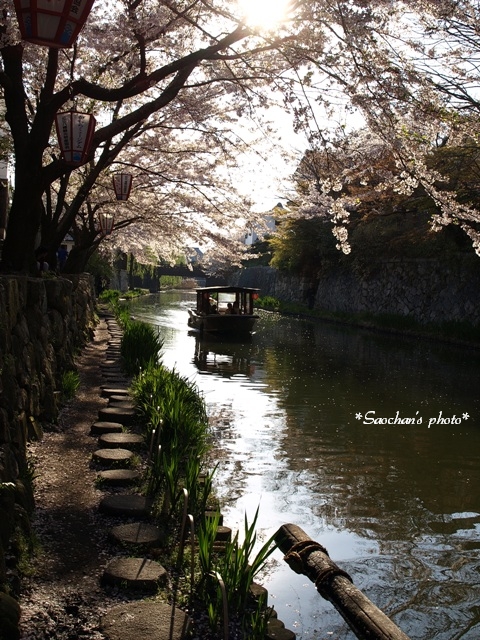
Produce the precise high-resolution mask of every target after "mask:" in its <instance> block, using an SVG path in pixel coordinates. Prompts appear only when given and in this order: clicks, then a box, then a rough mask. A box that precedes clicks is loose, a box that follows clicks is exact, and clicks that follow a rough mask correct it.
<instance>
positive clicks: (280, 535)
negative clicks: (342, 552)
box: [275, 524, 409, 640]
mask: <svg viewBox="0 0 480 640" xmlns="http://www.w3.org/2000/svg"><path fill="white" fill-rule="evenodd" d="M275 542H276V543H277V545H278V546H279V548H280V549H281V550H282V551H283V552H284V553H285V554H286V555H285V558H284V560H285V561H286V562H287V564H288V565H289V566H290V567H291V568H292V569H293V570H294V571H295V572H296V573H301V574H303V575H306V576H308V577H309V578H310V580H311V581H312V582H313V583H314V584H315V586H316V588H317V591H318V592H319V593H320V594H321V595H322V596H323V597H324V598H325V599H326V600H329V601H330V602H331V603H332V604H333V606H334V607H335V609H337V611H338V612H339V613H340V615H341V616H342V617H343V618H344V620H345V621H346V622H347V624H348V626H349V627H350V629H351V630H352V631H353V632H354V633H355V635H356V636H357V638H360V640H409V638H408V636H406V635H405V634H404V633H403V631H402V630H401V629H399V628H398V627H397V626H396V625H395V624H394V623H393V622H392V621H391V620H390V618H389V617H388V616H386V615H385V614H384V613H383V611H381V610H380V609H379V608H378V607H376V606H375V605H374V604H373V603H372V602H371V601H370V600H369V599H368V598H367V597H366V596H365V595H364V594H363V593H362V592H361V591H360V590H359V589H357V587H355V585H354V584H353V582H352V579H351V578H350V576H349V575H348V574H347V573H346V572H345V571H343V570H342V569H340V567H338V566H337V565H336V564H335V563H334V562H333V561H332V560H331V559H330V557H329V555H328V551H327V550H326V549H325V548H324V547H322V545H321V544H319V543H318V542H315V541H314V540H311V538H309V537H308V536H307V534H306V533H305V532H304V531H303V530H302V529H300V527H297V526H296V525H294V524H284V525H282V526H281V527H280V529H279V530H278V531H277V533H276V534H275Z"/></svg>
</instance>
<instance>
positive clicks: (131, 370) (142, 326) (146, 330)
mask: <svg viewBox="0 0 480 640" xmlns="http://www.w3.org/2000/svg"><path fill="white" fill-rule="evenodd" d="M162 347H163V340H162V339H161V337H160V334H159V332H158V329H156V328H155V327H153V326H152V325H150V324H147V323H145V322H140V321H138V320H134V321H131V322H127V323H126V324H125V326H124V332H123V337H122V345H121V354H122V357H123V361H124V367H125V371H126V373H127V374H128V375H136V374H138V373H139V372H140V371H141V370H142V369H145V368H146V367H147V366H148V365H149V363H150V362H153V363H156V362H157V361H158V358H159V357H160V352H161V350H162Z"/></svg>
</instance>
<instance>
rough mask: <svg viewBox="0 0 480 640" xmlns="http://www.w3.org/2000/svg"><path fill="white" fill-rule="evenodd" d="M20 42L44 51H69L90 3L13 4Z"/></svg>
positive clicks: (19, 0)
mask: <svg viewBox="0 0 480 640" xmlns="http://www.w3.org/2000/svg"><path fill="white" fill-rule="evenodd" d="M13 1H14V5H15V11H16V13H17V19H18V24H19V27H20V33H21V35H22V39H23V40H27V41H28V42H33V43H34V44H40V45H43V46H46V47H57V48H63V47H71V46H72V45H73V43H74V42H75V40H76V39H77V36H78V34H79V33H80V31H81V29H82V27H83V25H84V24H85V21H86V19H87V17H88V14H89V13H90V9H91V8H92V4H93V0H13Z"/></svg>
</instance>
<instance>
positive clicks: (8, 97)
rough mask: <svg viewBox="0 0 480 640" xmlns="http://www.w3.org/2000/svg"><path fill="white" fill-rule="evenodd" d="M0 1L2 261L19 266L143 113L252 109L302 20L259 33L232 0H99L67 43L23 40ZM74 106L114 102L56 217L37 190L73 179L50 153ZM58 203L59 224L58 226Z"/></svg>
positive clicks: (196, 115) (281, 66)
mask: <svg viewBox="0 0 480 640" xmlns="http://www.w3.org/2000/svg"><path fill="white" fill-rule="evenodd" d="M2 10H3V12H2V16H3V19H2V43H1V49H0V52H1V56H2V63H3V64H2V70H1V72H0V86H1V87H2V90H3V97H4V100H5V104H6V118H5V119H6V122H7V124H8V126H9V129H10V133H11V136H12V140H13V146H14V154H15V191H14V196H13V202H12V206H11V210H10V216H9V222H8V229H7V237H6V240H5V244H4V249H3V263H4V267H6V268H8V269H13V270H20V271H21V270H23V271H26V270H29V269H30V270H31V269H32V268H33V264H34V258H33V255H34V248H35V244H36V242H37V239H38V232H39V229H40V227H41V224H42V216H43V221H44V222H45V225H44V231H45V233H46V234H47V236H48V238H50V239H51V242H52V247H53V245H54V244H55V242H58V238H59V237H60V235H61V233H63V231H64V230H65V229H66V228H67V227H68V226H69V224H72V221H73V218H74V216H75V215H77V213H78V212H79V211H80V210H81V207H82V206H83V202H84V201H85V200H86V199H87V198H88V195H89V193H90V191H91V188H92V186H93V184H95V183H96V181H97V179H98V176H99V175H100V172H101V171H103V170H104V169H107V168H108V166H110V165H111V164H112V163H113V162H114V160H115V157H116V155H118V153H120V151H121V150H122V149H123V148H124V147H125V146H128V144H129V143H130V140H128V138H130V139H133V138H135V137H136V136H137V134H138V133H139V132H140V131H141V130H142V129H143V128H144V129H148V127H144V124H145V123H149V122H150V120H151V119H152V118H154V116H155V115H156V114H158V113H160V112H162V111H163V110H166V111H169V112H170V113H174V112H175V110H178V111H179V112H180V111H182V112H183V114H184V121H185V123H188V122H189V121H195V122H201V121H202V111H203V113H204V114H206V113H207V110H208V109H211V108H212V105H215V106H216V111H217V113H219V114H220V113H221V112H223V113H227V112H231V113H234V112H235V113H236V114H237V117H239V116H240V115H244V114H248V113H249V112H251V111H252V110H253V109H254V108H255V106H256V105H258V104H261V103H262V101H264V96H263V94H262V88H263V87H264V86H266V85H267V84H268V83H269V82H272V81H273V80H274V79H276V78H278V77H279V75H281V74H282V73H283V72H284V71H285V70H286V69H287V68H288V67H289V66H291V64H292V62H289V61H287V59H286V58H285V56H282V55H281V54H280V50H281V47H282V46H284V45H286V44H288V42H289V41H290V40H291V38H292V37H293V35H294V34H295V35H298V36H299V37H302V35H301V34H302V31H303V30H305V29H306V30H308V28H309V27H308V24H306V23H304V22H302V21H300V22H298V23H295V22H294V21H291V22H290V23H289V25H290V26H289V28H288V29H285V30H283V31H282V32H280V33H279V34H278V35H277V36H275V37H271V36H269V37H260V36H259V35H258V34H256V33H255V31H253V30H252V29H250V28H249V27H247V26H245V25H244V24H242V23H241V22H240V20H239V18H238V15H236V13H237V14H238V7H237V5H236V3H235V2H228V1H225V2H218V3H215V4H214V5H213V4H212V5H210V4H209V3H198V2H192V3H188V2H168V1H165V2H153V1H151V0H123V1H121V2H107V1H102V2H97V3H95V4H94V8H93V11H92V14H91V15H90V18H89V20H88V23H87V25H86V27H85V29H84V31H83V32H82V34H81V35H80V37H79V39H78V41H77V43H76V44H75V46H74V47H73V48H72V49H71V50H60V51H59V50H58V49H54V48H50V49H45V48H41V47H38V46H35V45H29V44H24V43H21V42H19V40H18V33H17V32H16V19H15V16H14V14H13V11H12V5H11V3H10V2H5V1H4V2H2ZM70 105H75V106H76V107H77V108H78V109H79V110H87V111H95V112H96V115H97V116H99V118H98V119H99V121H100V122H101V120H102V117H101V116H102V114H104V113H107V112H108V107H109V105H110V106H112V107H113V112H114V118H113V119H111V120H110V121H108V122H105V123H103V122H101V124H100V127H97V130H96V132H95V135H94V139H93V145H92V149H91V152H90V156H89V159H88V161H89V163H90V171H88V172H86V173H85V180H86V181H87V182H86V183H82V184H81V185H80V186H79V189H78V192H77V194H75V197H73V198H72V200H71V201H70V203H69V204H68V206H65V205H64V203H62V202H60V203H59V205H58V206H57V204H55V207H56V208H55V212H56V213H55V215H57V218H56V219H55V215H53V216H52V212H53V211H54V209H51V210H50V211H46V206H45V200H46V199H48V198H47V197H46V195H45V194H46V193H47V191H49V190H50V186H51V185H52V184H53V183H54V182H55V181H60V183H59V186H58V187H57V189H56V190H57V193H61V191H62V189H64V190H65V185H63V186H62V184H61V182H62V180H64V181H67V182H69V174H70V173H71V168H69V167H68V166H67V165H66V164H65V162H64V161H63V160H62V158H61V157H59V155H58V153H56V152H55V145H56V143H55V140H54V138H53V137H52V135H51V133H52V124H53V122H54V117H55V114H56V113H57V112H59V111H60V110H62V109H65V108H67V107H69V106H70ZM167 108H168V109H167ZM209 113H210V112H209ZM222 117H223V116H222ZM178 119H179V118H177V120H178ZM153 126H155V125H153ZM92 163H93V164H92ZM95 174H98V175H95ZM67 211H68V214H67V215H65V213H66V212H67ZM60 213H61V214H62V216H63V222H62V224H61V225H57V226H58V233H55V231H54V229H53V227H54V226H55V222H56V221H57V222H58V221H59V220H60V218H59V217H58V215H59V214H60ZM49 218H50V221H51V223H52V226H51V227H50V229H49V230H47V226H48V225H47V224H46V223H47V222H48V219H49ZM60 226H61V227H62V228H61V229H60ZM55 235H56V238H57V239H56V240H55V241H54V240H53V238H54V236H55Z"/></svg>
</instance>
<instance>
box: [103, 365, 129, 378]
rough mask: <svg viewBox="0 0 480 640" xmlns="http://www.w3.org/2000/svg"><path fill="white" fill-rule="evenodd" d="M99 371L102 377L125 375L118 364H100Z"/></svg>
mask: <svg viewBox="0 0 480 640" xmlns="http://www.w3.org/2000/svg"><path fill="white" fill-rule="evenodd" d="M100 369H101V371H102V374H103V375H109V376H123V375H125V374H124V372H123V369H122V367H121V366H120V365H119V364H106V365H102V364H101V365H100Z"/></svg>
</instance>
